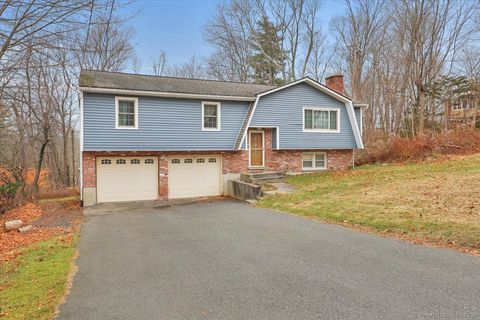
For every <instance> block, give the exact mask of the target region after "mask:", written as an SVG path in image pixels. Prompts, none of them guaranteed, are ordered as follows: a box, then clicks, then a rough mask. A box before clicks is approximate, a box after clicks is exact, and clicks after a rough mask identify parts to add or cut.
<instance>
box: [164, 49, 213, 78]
mask: <svg viewBox="0 0 480 320" xmlns="http://www.w3.org/2000/svg"><path fill="white" fill-rule="evenodd" d="M167 73H168V75H170V76H174V77H181V78H189V79H206V78H208V74H207V73H206V71H205V68H204V64H203V62H202V61H201V60H200V59H199V58H197V57H196V56H195V55H193V56H192V57H191V58H190V61H188V62H186V63H183V64H180V65H178V66H174V67H172V68H168V70H167Z"/></svg>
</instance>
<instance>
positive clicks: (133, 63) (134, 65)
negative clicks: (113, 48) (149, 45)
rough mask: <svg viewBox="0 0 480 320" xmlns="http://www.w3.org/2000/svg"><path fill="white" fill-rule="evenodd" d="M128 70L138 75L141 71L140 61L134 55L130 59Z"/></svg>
mask: <svg viewBox="0 0 480 320" xmlns="http://www.w3.org/2000/svg"><path fill="white" fill-rule="evenodd" d="M130 69H131V70H132V71H133V72H134V73H140V71H141V70H142V60H141V59H140V58H139V57H138V55H136V54H133V55H132V57H131V58H130Z"/></svg>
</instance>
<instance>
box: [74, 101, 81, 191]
mask: <svg viewBox="0 0 480 320" xmlns="http://www.w3.org/2000/svg"><path fill="white" fill-rule="evenodd" d="M79 99H80V161H79V164H80V172H79V175H78V178H79V180H80V181H79V183H78V185H79V187H80V200H83V93H82V92H79ZM74 156H75V155H74ZM74 169H75V168H74Z"/></svg>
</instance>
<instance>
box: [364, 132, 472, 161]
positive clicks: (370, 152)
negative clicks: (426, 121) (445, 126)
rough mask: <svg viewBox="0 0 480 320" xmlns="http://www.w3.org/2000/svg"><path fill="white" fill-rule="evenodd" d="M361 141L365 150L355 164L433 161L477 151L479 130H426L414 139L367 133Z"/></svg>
mask: <svg viewBox="0 0 480 320" xmlns="http://www.w3.org/2000/svg"><path fill="white" fill-rule="evenodd" d="M364 140H365V150H362V151H360V152H359V153H358V156H357V159H356V163H357V164H358V165H362V164H369V163H387V162H388V163H395V162H402V163H404V162H421V161H432V160H437V159H447V158H448V157H449V156H452V155H462V154H464V155H465V154H466V155H468V154H474V153H477V152H480V131H479V130H474V129H465V128H463V129H456V130H449V131H443V132H440V133H438V132H431V131H427V132H425V133H424V134H422V135H418V136H416V137H415V138H405V137H400V136H388V135H385V134H384V133H379V132H370V133H367V134H366V135H365V139H364Z"/></svg>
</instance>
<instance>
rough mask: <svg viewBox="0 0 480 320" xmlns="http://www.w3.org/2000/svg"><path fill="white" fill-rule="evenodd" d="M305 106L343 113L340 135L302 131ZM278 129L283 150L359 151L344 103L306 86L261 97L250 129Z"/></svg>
mask: <svg viewBox="0 0 480 320" xmlns="http://www.w3.org/2000/svg"><path fill="white" fill-rule="evenodd" d="M303 107H320V108H321V107H325V108H334V109H338V110H339V111H340V132H338V133H333V132H332V133H330V132H329V133H323V132H303ZM262 126H278V127H279V130H280V137H279V138H280V149H356V148H357V145H356V143H355V137H354V135H353V131H352V126H351V124H350V119H349V117H348V114H347V110H346V107H345V104H344V103H343V102H340V101H338V100H336V99H334V98H332V97H330V96H328V95H326V94H324V93H323V92H321V91H319V90H317V89H315V88H313V87H312V86H310V85H308V84H306V83H300V84H297V85H294V86H291V87H289V88H286V89H283V90H280V91H278V92H274V93H271V94H269V95H266V96H264V97H261V98H260V100H259V101H258V104H257V108H256V110H255V113H254V115H253V118H252V121H251V123H250V127H262Z"/></svg>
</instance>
